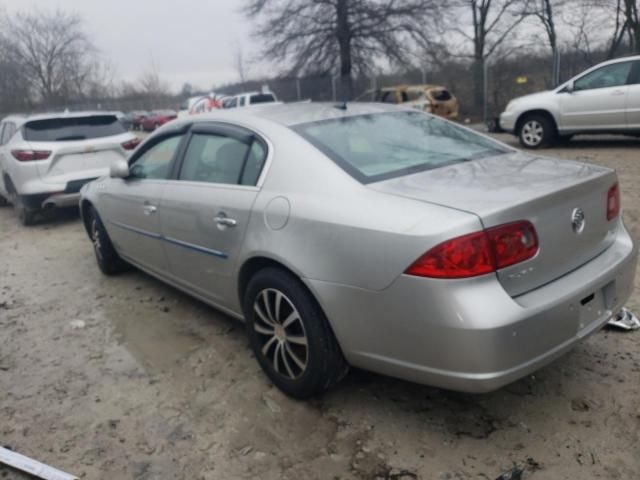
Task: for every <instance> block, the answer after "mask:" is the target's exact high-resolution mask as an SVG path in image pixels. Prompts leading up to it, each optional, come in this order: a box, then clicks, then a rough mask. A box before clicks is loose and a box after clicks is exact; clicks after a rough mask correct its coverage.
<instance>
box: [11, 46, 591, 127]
mask: <svg viewBox="0 0 640 480" xmlns="http://www.w3.org/2000/svg"><path fill="white" fill-rule="evenodd" d="M602 60H604V55H589V56H587V55H584V54H581V53H579V52H573V53H565V54H563V55H561V56H560V57H559V58H556V60H555V61H556V62H559V67H560V68H559V69H558V71H559V74H560V75H559V77H560V81H565V80H567V79H569V78H571V77H572V76H574V75H576V74H577V73H579V72H581V71H583V70H585V69H586V68H588V67H590V66H592V65H594V64H595V63H598V62H599V61H602ZM553 63H554V60H553V59H552V58H551V57H550V56H543V57H536V56H524V57H522V58H516V59H500V60H495V61H494V60H492V59H489V60H488V61H487V62H486V63H485V65H484V68H481V71H482V75H481V77H480V78H479V79H478V78H476V76H475V75H474V72H476V75H477V70H475V69H474V68H472V67H473V64H470V63H467V64H464V63H461V62H448V63H443V64H442V65H441V66H439V67H438V68H424V69H411V70H408V71H405V72H402V73H395V74H379V75H370V76H358V77H355V78H353V79H352V82H351V89H350V90H351V91H349V88H347V87H346V84H347V82H343V81H342V79H341V78H340V77H339V76H338V75H311V76H305V77H301V78H295V77H281V78H273V79H268V80H259V81H249V82H244V83H237V84H232V85H225V86H222V87H220V88H219V89H216V92H217V93H222V94H227V95H234V94H238V93H241V92H248V91H260V90H261V89H262V88H263V87H265V86H266V87H268V88H269V89H270V90H271V91H272V92H274V93H275V94H276V96H277V97H278V99H280V100H281V101H283V102H295V101H304V100H311V101H314V102H332V101H336V102H340V101H343V100H347V99H355V98H357V97H359V96H360V95H362V94H363V93H365V92H367V91H369V90H375V89H379V88H384V87H391V86H396V85H415V84H435V85H442V86H445V87H446V88H448V89H449V90H450V91H451V93H453V94H454V95H455V96H456V97H457V99H458V101H459V104H460V120H462V121H469V122H479V121H487V120H490V119H493V118H495V117H497V116H498V115H499V113H500V112H501V111H502V110H503V109H504V107H505V106H506V104H507V103H508V102H509V100H511V99H512V98H515V97H518V96H521V95H526V94H528V93H532V92H536V91H541V90H547V89H550V88H553V87H554V86H556V84H557V82H556V81H554V65H553ZM482 77H484V78H482ZM478 90H479V92H478ZM207 93H208V92H203V93H202V95H206V94H207ZM194 95H196V94H194ZM184 100H185V98H183V97H180V96H171V95H144V96H143V95H140V96H136V97H130V98H95V99H83V100H78V101H74V102H68V103H65V104H58V105H53V106H47V105H41V106H39V107H37V108H33V109H30V111H29V112H24V113H37V112H45V111H63V110H65V109H68V110H71V111H79V110H109V111H122V112H128V111H133V110H159V109H174V110H178V109H179V106H180V104H181V103H182V102H183V101H184ZM7 113H8V112H7ZM2 116H3V115H2V113H1V112H0V118H1V117H2Z"/></svg>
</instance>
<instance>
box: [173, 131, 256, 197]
mask: <svg viewBox="0 0 640 480" xmlns="http://www.w3.org/2000/svg"><path fill="white" fill-rule="evenodd" d="M265 153H266V152H265V149H264V147H263V146H262V144H261V143H259V142H257V141H255V140H253V141H251V142H250V143H244V142H241V141H239V140H237V139H235V138H232V137H227V136H222V135H214V134H200V133H196V134H194V135H193V136H192V137H191V141H190V142H189V147H188V148H187V152H186V154H185V157H184V162H183V164H182V168H181V170H180V176H179V179H180V180H187V181H193V182H207V183H223V184H231V185H255V184H256V182H257V180H258V177H259V176H260V172H261V171H262V165H263V163H264V158H265Z"/></svg>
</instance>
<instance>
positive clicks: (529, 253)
mask: <svg viewBox="0 0 640 480" xmlns="http://www.w3.org/2000/svg"><path fill="white" fill-rule="evenodd" d="M487 235H488V236H489V242H490V243H491V246H492V247H493V254H494V256H495V259H496V269H499V268H505V267H508V266H509V265H514V264H516V263H520V262H524V261H525V260H528V259H529V258H531V257H533V256H534V255H535V254H536V253H537V252H538V234H537V233H536V229H535V228H533V225H532V224H531V222H527V221H521V222H515V223H507V224H505V225H500V226H498V227H493V228H490V229H488V230H487Z"/></svg>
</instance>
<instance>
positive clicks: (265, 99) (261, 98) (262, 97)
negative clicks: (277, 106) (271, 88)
mask: <svg viewBox="0 0 640 480" xmlns="http://www.w3.org/2000/svg"><path fill="white" fill-rule="evenodd" d="M275 101H276V99H275V97H274V96H273V95H272V94H271V93H259V94H256V95H251V101H250V102H249V103H250V104H251V105H253V104H254V103H269V102H275Z"/></svg>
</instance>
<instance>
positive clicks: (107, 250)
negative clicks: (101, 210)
mask: <svg viewBox="0 0 640 480" xmlns="http://www.w3.org/2000/svg"><path fill="white" fill-rule="evenodd" d="M89 234H90V237H91V243H92V244H93V251H94V253H95V255H96V261H97V262H98V267H99V268H100V271H101V272H102V273H104V274H105V275H115V274H117V273H120V272H122V271H125V270H127V269H128V267H129V266H128V264H127V263H126V262H125V261H124V260H122V258H120V255H118V252H116V249H115V248H114V247H113V244H112V243H111V239H110V238H109V234H108V233H107V231H106V230H105V228H104V225H103V224H102V220H100V216H99V215H98V212H97V211H96V209H95V208H93V207H91V209H90V213H89Z"/></svg>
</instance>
